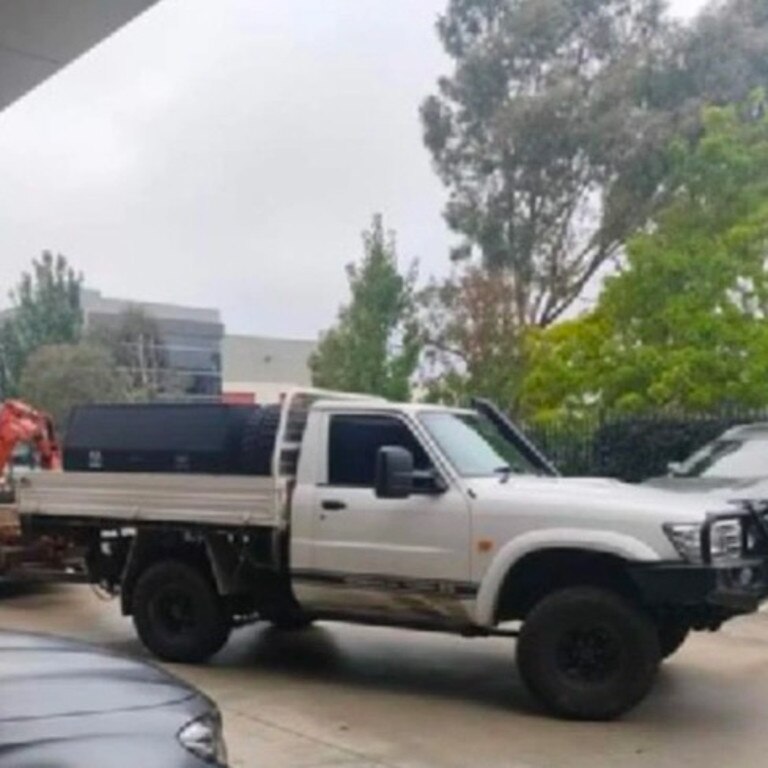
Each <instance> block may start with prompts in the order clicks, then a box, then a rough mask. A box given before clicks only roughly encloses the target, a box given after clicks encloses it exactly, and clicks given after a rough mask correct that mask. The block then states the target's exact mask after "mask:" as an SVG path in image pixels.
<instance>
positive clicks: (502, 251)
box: [421, 0, 673, 327]
mask: <svg viewBox="0 0 768 768" xmlns="http://www.w3.org/2000/svg"><path fill="white" fill-rule="evenodd" d="M661 9H662V3H661V2H659V0H449V3H448V9H447V11H446V13H445V14H444V15H443V16H442V17H441V18H440V20H439V22H438V33H439V35H440V38H441V40H442V43H443V46H444V48H445V50H446V52H447V53H448V55H449V56H450V57H451V58H452V59H453V61H454V62H455V69H454V71H453V74H452V75H451V76H450V77H446V78H442V79H441V80H440V82H439V93H438V95H436V96H431V97H430V98H428V99H427V100H426V101H425V102H424V104H423V105H422V109H421V115H422V121H423V124H424V138H425V143H426V145H427V147H428V149H429V150H430V152H431V154H432V157H433V160H434V162H435V166H436V169H437V171H438V173H439V174H440V177H441V179H442V181H443V182H444V184H445V185H446V186H447V187H448V189H449V192H450V199H449V203H448V206H447V209H446V219H447V222H448V224H449V226H450V227H451V228H452V229H453V230H455V231H456V232H458V233H459V234H461V235H462V236H463V238H464V242H463V245H462V246H461V247H460V248H459V249H458V251H457V252H456V254H455V255H456V256H458V257H461V256H467V255H470V254H472V253H473V252H479V254H480V256H481V257H482V261H483V264H484V265H485V266H486V267H488V268H490V269H498V268H501V267H503V268H506V269H508V270H511V271H512V273H513V275H514V281H515V292H514V295H513V299H514V305H513V306H514V309H515V313H516V318H517V323H518V325H519V326H520V327H528V326H547V325H549V324H550V323H552V322H553V321H554V320H555V319H556V318H558V317H559V316H560V315H561V314H562V313H563V312H564V311H565V310H566V309H567V308H568V307H569V306H570V305H571V303H572V302H573V301H574V299H575V298H576V297H577V296H578V295H579V294H580V293H581V291H582V289H583V287H584V286H585V284H586V283H587V282H588V280H589V279H590V277H591V276H592V275H593V274H594V273H595V272H596V271H597V270H598V269H599V267H600V266H601V265H602V264H603V263H604V262H605V261H606V260H607V259H609V258H610V257H611V256H612V255H613V254H615V253H617V251H618V250H619V248H620V246H621V245H622V243H623V242H624V240H625V239H626V237H627V236H628V234H631V233H632V232H634V231H635V230H636V228H637V227H638V226H640V225H641V224H642V223H644V222H645V220H646V219H647V216H648V214H649V211H650V210H652V208H653V205H654V204H655V198H656V193H657V190H658V179H659V176H660V175H663V171H664V169H663V166H662V165H661V164H659V163H656V162H651V161H650V158H651V156H652V155H653V159H654V161H655V159H656V158H655V155H654V153H653V148H655V147H657V146H659V144H660V143H661V145H662V146H663V145H664V144H665V143H666V141H667V140H668V139H669V138H670V137H671V135H673V132H672V128H671V124H672V120H671V119H669V118H668V116H667V115H666V114H663V115H662V116H661V118H660V116H659V114H657V113H656V112H655V111H654V110H653V109H652V101H651V100H650V99H649V98H648V93H647V92H646V91H647V89H646V88H645V80H646V79H647V76H648V74H649V72H650V70H651V66H652V62H653V61H654V60H655V56H656V51H655V48H654V46H655V44H656V43H657V41H658V39H659V38H660V37H661V33H662V16H661ZM649 145H650V148H649Z"/></svg>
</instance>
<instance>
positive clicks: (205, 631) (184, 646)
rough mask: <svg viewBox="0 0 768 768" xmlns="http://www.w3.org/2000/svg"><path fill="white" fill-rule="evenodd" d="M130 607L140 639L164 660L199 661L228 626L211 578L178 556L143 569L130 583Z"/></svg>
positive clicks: (220, 645)
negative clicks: (133, 586)
mask: <svg viewBox="0 0 768 768" xmlns="http://www.w3.org/2000/svg"><path fill="white" fill-rule="evenodd" d="M132 610H133V622H134V625H135V627H136V632H137V633H138V635H139V638H140V639H141V642H142V643H144V645H145V646H146V647H147V648H148V649H149V650H150V651H151V652H152V653H153V654H154V655H155V656H157V657H158V658H160V659H163V660H164V661H172V662H180V663H186V664H195V663H199V662H202V661H205V660H207V659H208V658H210V657H211V656H213V655H214V654H215V653H217V652H218V651H220V650H221V649H222V648H223V647H224V644H225V643H226V642H227V640H228V639H229V634H230V632H231V630H232V622H231V620H230V617H229V615H228V614H227V612H226V611H225V610H224V605H223V603H222V601H221V599H220V597H219V596H218V594H217V593H216V590H215V588H214V586H213V584H212V583H211V580H210V579H209V578H208V577H207V576H206V575H205V574H204V573H202V572H201V570H200V569H199V568H196V567H194V566H193V565H189V564H187V563H183V562H180V561H178V560H164V561H161V562H158V563H155V564H154V565H151V566H150V567H149V568H147V570H146V571H145V572H144V573H143V574H142V575H141V576H140V577H139V579H138V581H137V582H136V587H135V589H134V592H133V601H132Z"/></svg>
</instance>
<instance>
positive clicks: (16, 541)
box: [0, 400, 61, 573]
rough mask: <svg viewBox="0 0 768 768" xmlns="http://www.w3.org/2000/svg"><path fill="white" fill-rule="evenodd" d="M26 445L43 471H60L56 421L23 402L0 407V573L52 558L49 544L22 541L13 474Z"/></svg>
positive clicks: (46, 542)
mask: <svg viewBox="0 0 768 768" xmlns="http://www.w3.org/2000/svg"><path fill="white" fill-rule="evenodd" d="M25 443H26V444H28V445H29V446H30V447H31V448H33V449H34V451H35V453H36V454H37V457H38V461H39V466H40V468H41V469H43V470H49V469H61V450H60V448H59V443H58V441H57V439H56V432H55V429H54V426H53V419H51V417H50V416H49V415H48V414H46V413H42V412H41V411H38V410H36V409H34V408H33V407H32V406H30V405H27V404H26V403H23V402H21V401H20V400H6V401H5V402H4V403H1V404H0V573H2V572H3V571H6V570H8V569H9V568H10V567H11V566H12V565H14V564H16V562H24V561H26V560H28V559H30V558H32V559H34V560H39V559H44V560H49V559H51V554H52V549H51V544H50V542H49V541H38V542H34V544H23V543H22V541H21V530H20V527H19V522H18V517H17V515H16V510H15V509H14V507H13V497H14V493H13V484H12V482H11V476H10V470H11V461H12V457H13V452H14V450H15V449H16V447H17V446H18V445H22V444H25ZM41 553H42V554H43V555H44V557H42V558H41Z"/></svg>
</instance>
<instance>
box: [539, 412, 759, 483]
mask: <svg viewBox="0 0 768 768" xmlns="http://www.w3.org/2000/svg"><path fill="white" fill-rule="evenodd" d="M756 421H768V411H744V410H731V409H728V410H722V411H718V412H712V413H699V414H669V413H654V414H644V415H641V416H627V415H611V414H604V415H601V416H599V417H595V418H593V419H590V420H586V421H585V420H580V421H567V420H564V421H562V422H559V423H556V424H548V425H546V426H532V425H528V426H527V427H526V432H527V434H528V435H529V436H530V438H531V439H532V440H533V441H534V442H535V443H536V444H537V445H538V446H539V447H540V448H541V449H542V450H543V451H544V452H545V453H546V454H547V455H548V456H549V457H550V459H551V460H552V461H553V462H554V464H555V465H556V466H557V467H558V469H559V470H560V471H561V472H562V473H563V474H564V475H569V476H598V477H613V478H618V479H620V480H627V481H630V482H639V481H641V480H645V479H646V478H649V477H655V476H658V475H663V474H665V473H666V472H667V465H668V464H669V462H671V461H681V460H682V459H685V458H687V457H688V456H689V455H690V454H691V453H693V451H695V450H696V449H698V448H700V447H701V446H703V445H704V444H705V443H708V442H709V441H710V440H713V439H714V438H716V437H717V436H718V435H720V434H721V433H722V432H724V431H725V430H726V429H728V428H729V427H732V426H735V425H737V424H747V423H753V422H756Z"/></svg>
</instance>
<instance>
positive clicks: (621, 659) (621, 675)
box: [517, 587, 661, 720]
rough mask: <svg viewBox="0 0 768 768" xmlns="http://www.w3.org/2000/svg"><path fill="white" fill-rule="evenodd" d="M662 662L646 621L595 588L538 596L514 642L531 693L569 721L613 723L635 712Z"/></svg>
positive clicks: (652, 629)
mask: <svg viewBox="0 0 768 768" xmlns="http://www.w3.org/2000/svg"><path fill="white" fill-rule="evenodd" d="M660 658H661V651H660V648H659V635H658V630H657V627H656V626H655V624H654V623H653V621H652V620H651V618H650V617H649V616H647V615H646V614H645V613H644V612H643V611H642V610H641V609H640V608H638V607H636V606H634V605H632V604H631V603H630V602H629V601H627V600H626V599H624V598H623V597H621V596H620V595H618V594H615V593H613V592H611V591H609V590H606V589H599V588H593V587H574V588H569V589H563V590H559V591H557V592H553V593H552V594H550V595H548V596H547V597H545V598H543V599H542V600H541V601H540V602H539V603H538V604H537V605H536V606H534V608H533V609H532V610H531V612H530V613H529V615H528V616H527V618H526V620H525V622H524V624H523V627H522V630H521V633H520V638H519V642H518V645H517V664H518V669H519V671H520V675H521V677H522V679H523V681H524V682H525V684H526V686H527V687H528V689H529V690H530V691H531V692H532V693H533V694H534V696H535V697H536V698H538V699H539V700H540V701H541V702H542V703H543V704H544V705H545V706H546V707H547V708H548V709H549V710H550V711H552V712H553V713H554V714H556V715H558V716H560V717H564V718H568V719H573V720H612V719H614V718H616V717H619V716H620V715H622V714H624V713H625V712H627V711H628V710H630V709H632V708H633V707H634V706H635V705H637V704H638V703H639V702H640V701H641V700H642V699H643V698H644V697H645V695H646V694H647V693H648V691H649V690H650V688H651V686H652V684H653V681H654V679H655V677H656V672H657V670H658V666H659V661H660Z"/></svg>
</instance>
